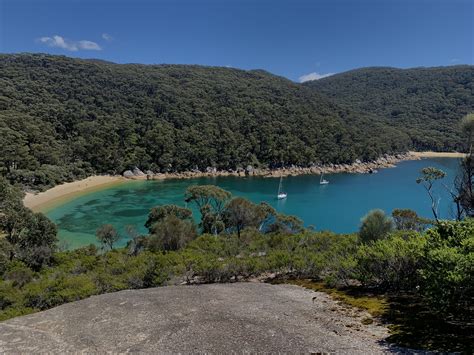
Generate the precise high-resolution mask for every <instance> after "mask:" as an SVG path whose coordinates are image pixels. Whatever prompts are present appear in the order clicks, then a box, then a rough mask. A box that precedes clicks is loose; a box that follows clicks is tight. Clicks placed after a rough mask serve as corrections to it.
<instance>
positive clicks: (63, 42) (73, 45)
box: [38, 35, 102, 52]
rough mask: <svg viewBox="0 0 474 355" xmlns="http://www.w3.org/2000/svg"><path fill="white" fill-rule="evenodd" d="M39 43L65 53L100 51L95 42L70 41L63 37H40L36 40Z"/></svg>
mask: <svg viewBox="0 0 474 355" xmlns="http://www.w3.org/2000/svg"><path fill="white" fill-rule="evenodd" d="M38 41H39V42H40V43H44V44H46V45H47V46H49V47H56V48H62V49H65V50H67V51H71V52H76V51H78V50H81V49H83V50H86V51H87V50H88V51H100V50H102V48H101V47H100V46H99V45H98V44H97V43H95V42H92V41H86V40H81V41H71V40H69V39H66V38H64V37H61V36H58V35H55V36H53V37H41V38H39V39H38Z"/></svg>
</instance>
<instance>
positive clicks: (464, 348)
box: [285, 280, 474, 353]
mask: <svg viewBox="0 0 474 355" xmlns="http://www.w3.org/2000/svg"><path fill="white" fill-rule="evenodd" d="M285 283H289V284H292V285H298V286H302V287H305V288H308V289H311V290H314V291H318V292H325V293H327V294H329V295H331V296H332V297H333V298H334V299H336V300H338V301H341V302H343V303H345V304H347V305H350V306H353V307H357V308H359V309H363V310H366V311H368V312H369V313H370V314H371V315H372V316H373V317H377V318H379V319H380V320H381V321H383V322H384V323H387V324H388V329H389V333H390V335H389V336H388V338H387V339H386V340H387V341H388V342H390V343H394V344H397V345H398V346H403V347H407V348H411V349H426V350H434V351H445V352H462V353H471V351H470V350H471V349H472V344H474V336H473V334H474V325H473V324H472V323H468V322H464V323H462V322H454V321H450V320H449V319H445V318H442V317H440V316H438V315H437V314H436V313H435V312H434V311H433V310H432V309H430V308H429V307H428V306H427V305H426V304H425V303H423V302H422V300H421V299H420V297H419V296H418V295H415V294H400V293H399V294H396V295H376V294H373V293H370V292H368V291H367V290H364V289H363V288H360V287H353V288H346V289H336V288H331V287H328V286H326V285H325V284H324V282H318V281H312V280H287V281H285ZM371 323H373V319H372V318H365V319H363V320H362V324H366V325H367V324H371Z"/></svg>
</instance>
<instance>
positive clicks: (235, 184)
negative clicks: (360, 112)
mask: <svg viewBox="0 0 474 355" xmlns="http://www.w3.org/2000/svg"><path fill="white" fill-rule="evenodd" d="M427 166H434V167H437V168H440V169H442V170H444V171H445V172H446V173H447V176H446V178H445V179H444V180H443V181H444V183H445V184H447V185H448V186H451V185H452V183H453V181H454V177H455V174H456V171H457V168H458V166H459V159H453V158H432V159H422V160H415V161H404V162H401V163H399V164H398V166H397V167H396V168H388V169H381V170H380V171H379V172H378V173H377V174H332V175H325V178H326V179H327V180H329V181H330V184H329V185H320V184H319V175H301V176H291V177H287V178H284V179H283V185H284V190H285V191H286V192H287V193H288V198H287V199H285V200H277V199H276V194H277V190H278V183H279V179H278V178H262V177H247V178H242V177H215V178H197V179H188V180H171V179H170V180H160V181H156V180H155V181H130V182H126V183H124V184H121V185H118V186H114V187H111V188H107V189H105V190H100V191H96V192H92V193H90V194H86V195H83V196H80V197H78V198H75V199H73V200H71V201H68V202H66V203H64V204H61V205H59V206H56V207H55V208H54V209H52V210H50V211H48V212H47V213H46V214H47V216H48V217H49V218H50V219H51V220H53V221H54V222H55V223H56V224H57V226H58V231H59V232H58V233H59V238H60V240H61V241H62V242H63V243H65V244H66V245H67V247H68V248H77V247H81V246H85V245H88V244H90V243H96V240H95V231H96V229H97V228H98V227H100V226H101V225H102V224H106V223H110V224H112V225H114V226H115V227H116V228H117V229H118V230H119V232H120V234H121V235H122V236H123V238H122V240H121V241H120V243H119V245H120V246H123V245H125V244H126V243H127V240H128V239H127V237H126V233H125V227H126V226H127V225H132V226H134V228H135V229H136V230H137V231H138V232H139V233H146V232H147V230H146V228H145V227H144V226H143V225H144V223H145V221H146V219H147V215H148V212H149V210H150V209H151V208H152V207H154V206H157V205H163V204H177V205H180V206H184V198H183V197H184V191H185V190H186V188H187V187H188V186H189V185H195V184H215V185H217V186H220V187H221V188H223V189H225V190H228V191H230V192H232V194H233V195H234V196H242V197H246V198H248V199H250V200H252V201H253V202H261V201H265V202H268V203H269V204H271V205H272V206H273V207H275V208H276V209H277V210H278V211H279V212H282V213H285V214H292V215H295V216H298V217H299V218H301V219H302V220H303V221H304V222H305V225H306V226H313V227H314V228H315V229H316V230H331V231H334V232H336V233H352V232H355V231H357V229H358V227H359V224H360V219H361V218H362V217H363V216H364V215H365V214H366V213H367V212H368V211H369V210H371V209H374V208H381V209H383V210H385V211H386V212H387V213H391V212H392V210H393V209H395V208H410V209H413V210H415V211H417V212H418V214H420V215H421V216H423V217H428V218H431V217H432V215H431V209H430V202H429V200H428V196H427V194H426V191H425V190H424V188H423V187H422V186H421V185H418V184H417V183H416V179H417V177H418V176H419V174H420V170H421V169H422V168H424V167H427ZM436 193H437V194H438V195H439V197H440V207H439V212H440V215H441V216H442V217H443V218H451V217H452V215H453V214H452V207H453V206H452V204H451V203H450V198H449V194H448V193H447V192H446V191H445V190H444V188H443V187H442V186H441V184H437V187H436ZM195 212H196V211H195ZM195 216H196V217H197V213H195Z"/></svg>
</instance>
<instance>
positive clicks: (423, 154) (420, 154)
mask: <svg viewBox="0 0 474 355" xmlns="http://www.w3.org/2000/svg"><path fill="white" fill-rule="evenodd" d="M408 153H410V154H411V155H413V156H415V157H418V158H465V157H466V156H467V154H466V153H459V152H432V151H427V152H408Z"/></svg>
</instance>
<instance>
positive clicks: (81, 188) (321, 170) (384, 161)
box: [23, 152, 465, 212]
mask: <svg viewBox="0 0 474 355" xmlns="http://www.w3.org/2000/svg"><path fill="white" fill-rule="evenodd" d="M464 156H465V154H464V153H456V152H454V153H448V152H407V153H404V154H397V155H384V156H382V157H380V158H378V159H377V160H375V161H372V162H360V161H358V160H357V161H356V162H354V163H353V164H329V165H324V166H323V165H319V166H318V165H315V166H312V167H297V166H293V167H288V168H282V169H276V170H271V169H257V168H255V169H252V170H251V171H244V170H240V171H219V170H215V169H211V170H210V171H207V172H201V171H187V172H181V173H158V174H143V173H142V174H140V175H136V176H131V177H127V178H125V177H123V176H121V175H95V176H90V177H88V178H86V179H83V180H78V181H74V182H68V183H64V184H61V185H57V186H54V187H53V188H51V189H49V190H46V191H44V192H39V193H32V192H27V193H26V195H25V197H24V199H23V203H24V205H25V207H28V208H30V209H31V210H33V211H34V212H47V211H48V210H50V209H52V208H54V207H56V206H58V205H60V204H62V203H65V202H67V201H70V200H72V199H74V198H76V197H79V196H83V195H86V194H88V193H91V192H96V191H99V190H103V189H106V188H109V187H113V186H117V185H120V184H123V183H125V182H130V181H140V180H141V181H144V180H166V179H193V178H200V177H226V176H235V177H246V176H256V177H263V178H278V177H287V176H296V175H320V174H337V173H354V174H370V173H376V172H377V170H378V169H383V168H392V167H395V166H396V164H398V163H400V162H402V161H408V160H420V159H423V158H436V157H440V158H441V157H442V158H461V157H464Z"/></svg>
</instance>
